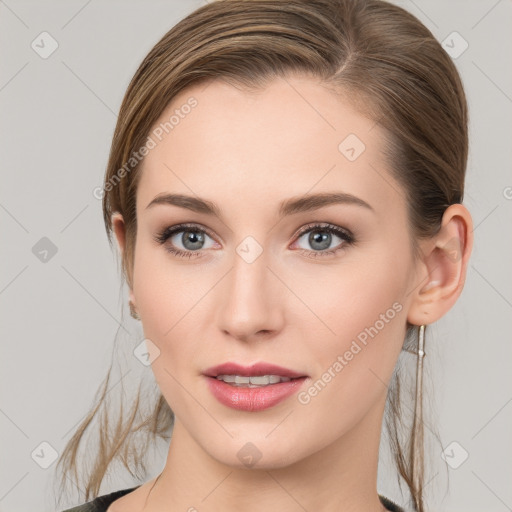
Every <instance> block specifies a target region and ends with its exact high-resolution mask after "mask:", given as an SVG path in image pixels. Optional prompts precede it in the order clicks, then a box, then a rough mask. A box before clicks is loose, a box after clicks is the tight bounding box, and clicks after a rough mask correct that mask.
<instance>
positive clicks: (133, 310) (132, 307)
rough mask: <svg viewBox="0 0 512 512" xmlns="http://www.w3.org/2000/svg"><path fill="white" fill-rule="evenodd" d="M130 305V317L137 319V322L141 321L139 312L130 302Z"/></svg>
mask: <svg viewBox="0 0 512 512" xmlns="http://www.w3.org/2000/svg"><path fill="white" fill-rule="evenodd" d="M128 304H129V306H130V315H131V316H132V318H135V320H140V316H139V315H138V313H137V310H136V309H135V306H134V305H133V302H132V301H131V300H130V301H128Z"/></svg>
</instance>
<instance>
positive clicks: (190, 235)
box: [182, 231, 203, 249]
mask: <svg viewBox="0 0 512 512" xmlns="http://www.w3.org/2000/svg"><path fill="white" fill-rule="evenodd" d="M182 242H183V245H184V246H185V247H186V248H187V249H200V248H201V243H202V242H203V236H202V234H200V233H197V232H195V231H187V232H186V233H184V234H183V240H182Z"/></svg>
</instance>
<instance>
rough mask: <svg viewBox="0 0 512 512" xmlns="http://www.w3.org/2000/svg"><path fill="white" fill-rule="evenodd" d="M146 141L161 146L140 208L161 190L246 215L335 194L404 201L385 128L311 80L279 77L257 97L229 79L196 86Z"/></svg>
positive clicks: (147, 172)
mask: <svg viewBox="0 0 512 512" xmlns="http://www.w3.org/2000/svg"><path fill="white" fill-rule="evenodd" d="M192 105H193V106H192ZM149 135H150V136H151V138H152V139H153V140H154V142H155V147H154V148H153V149H151V150H150V151H149V153H148V154H147V155H146V157H145V158H144V160H143V163H142V166H141V172H142V176H141V180H140V182H139V189H138V192H137V208H138V209H140V210H142V209H144V208H145V206H146V205H147V204H149V202H150V201H151V200H152V199H153V198H154V197H155V195H157V194H160V193H162V192H175V193H184V194H188V195H198V196H200V197H202V198H206V199H211V200H213V201H215V202H220V203H225V204H226V202H227V204H232V205H233V206H234V207H237V206H238V207H240V208H244V209H247V208H251V209H254V208H258V205H261V204H262V203H261V198H262V197H265V198H266V199H265V207H266V208H268V207H269V204H270V203H272V201H274V200H275V203H276V205H277V203H278V202H280V201H281V200H282V199H283V198H287V197H291V196H300V195H304V194H307V193H313V192H328V191H332V190H336V191H344V192H348V193H351V194H354V195H358V196H360V197H362V198H363V199H364V200H365V201H367V202H369V203H370V204H372V203H373V205H375V207H376V209H377V208H378V207H379V205H380V207H381V208H385V207H386V203H388V205H389V202H393V201H394V202H395V203H397V201H396V200H397V199H398V200H399V203H400V202H401V201H402V200H403V194H402V192H401V190H400V186H399V184H398V183H396V182H394V180H393V179H392V177H391V176H390V175H389V172H388V171H387V169H386V167H387V162H386V161H385V159H384V155H383V154H382V152H381V150H382V148H383V143H384V140H383V132H382V128H381V127H380V126H379V125H378V124H376V123H375V121H373V120H371V119H368V118H367V117H365V116H363V115H361V114H360V113H359V112H357V111H356V110H355V109H354V108H353V106H352V105H351V103H350V102H349V101H346V100H344V99H343V98H342V97H341V96H338V95H335V94H334V93H333V92H331V91H329V90H328V89H327V88H325V87H323V86H322V85H321V84H320V83H319V82H317V81H314V80H312V79H310V78H300V77H294V78H292V77H287V78H286V79H284V78H279V79H275V80H274V81H272V82H270V83H269V84H268V86H266V87H265V88H263V89H261V90H257V91H247V90H245V89H241V88H237V87H234V86H232V85H230V84H227V83H225V82H222V81H213V82H210V83H209V84H206V85H205V84H198V85H195V86H192V87H189V88H187V89H186V90H184V91H181V92H180V94H179V95H177V96H176V97H175V98H174V99H173V101H172V102H171V103H170V104H169V105H168V106H167V108H166V109H165V110H164V112H163V113H162V115H161V116H160V118H159V120H158V121H157V122H156V123H155V124H154V126H153V128H152V130H151V132H150V134H149ZM402 206H403V205H402Z"/></svg>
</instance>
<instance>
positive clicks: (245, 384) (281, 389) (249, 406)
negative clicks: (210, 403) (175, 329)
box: [203, 363, 309, 411]
mask: <svg viewBox="0 0 512 512" xmlns="http://www.w3.org/2000/svg"><path fill="white" fill-rule="evenodd" d="M203 375H204V376H205V377H207V381H208V387H209V389H210V391H211V392H212V394H213V396H214V397H215V398H217V400H218V401H219V402H220V403H222V404H223V405H226V406H227V407H231V408H234V409H238V410H243V411H261V410H264V409H268V408H269V407H273V406H274V405H277V404H278V403H280V402H281V401H283V400H285V399H286V398H288V397H289V396H291V395H292V394H294V393H296V391H297V390H298V389H299V387H301V386H302V384H303V383H304V381H305V380H306V379H307V378H308V377H309V376H308V375H306V374H303V373H300V372H297V371H294V370H290V369H288V368H284V367H281V366H277V365H273V364H270V363H257V364H254V365H252V366H242V365H239V364H237V363H224V364H221V365H218V366H215V367H212V368H209V369H208V370H206V371H205V372H203Z"/></svg>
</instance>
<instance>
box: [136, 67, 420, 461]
mask: <svg viewBox="0 0 512 512" xmlns="http://www.w3.org/2000/svg"><path fill="white" fill-rule="evenodd" d="M187 105H188V106H187ZM171 116H174V117H172V119H171ZM170 119H171V121H170ZM166 122H167V123H168V124H167V125H165V123H166ZM160 123H162V124H160ZM381 130H382V129H381V128H380V127H379V126H378V125H377V124H376V123H375V122H374V121H371V120H369V119H367V118H365V117H362V116H361V115H359V114H358V113H357V112H356V111H355V110H353V109H352V107H351V106H350V105H349V104H348V103H346V102H344V101H343V100H341V99H340V98H339V97H336V96H334V95H333V94H332V93H331V92H329V91H328V90H327V89H325V88H323V87H322V86H321V85H319V84H318V83H317V82H315V81H313V80H311V79H309V78H302V79H301V78H298V77H295V78H292V77H290V78H287V79H286V80H284V79H278V80H275V81H274V82H272V83H271V84H270V85H269V86H268V87H267V88H265V89H264V90H262V91H260V92H258V93H248V92H242V91H241V90H240V89H237V88H234V87H232V86H230V85H227V84H225V83H222V82H219V81H214V82H212V83H210V84H209V85H208V86H207V87H206V88H205V86H204V84H203V85H200V86H194V87H191V88H189V89H187V90H185V91H182V92H181V93H180V95H179V96H177V97H176V98H175V99H174V100H173V102H172V104H171V105H169V106H168V108H167V109H166V110H165V112H164V113H163V115H162V116H161V118H160V120H159V122H158V123H157V124H155V126H154V129H153V130H152V132H151V133H150V136H151V137H152V140H153V142H154V144H153V143H150V144H148V147H151V146H154V147H152V148H151V149H150V150H149V153H148V154H147V156H146V157H145V160H144V163H143V167H142V176H141V180H140V184H139V187H138V191H137V241H136V249H135V257H134V270H133V297H134V302H135V304H136V307H137V310H138V312H139V315H140V317H141V320H142V325H143V329H144V335H145V337H146V338H147V339H149V340H151V343H152V344H154V345H153V346H156V347H158V350H159V351H160V353H159V355H158V357H156V359H155V360H154V361H153V363H152V368H153V371H154V374H155V377H156V379H157V382H158V384H159V386H160V389H161V391H162V394H163V395H164V397H165V399H166V400H167V402H168V403H169V405H170V407H171V408H172V410H173V411H174V413H175V415H176V419H177V422H180V423H181V424H182V425H183V427H184V428H185V429H186V431H187V432H188V434H189V436H190V439H193V441H194V442H195V443H197V445H198V446H199V447H200V448H202V449H203V450H204V451H205V452H206V453H207V454H209V455H210V456H212V457H213V458H214V459H216V460H217V461H220V462H222V463H225V464H228V465H231V466H240V467H242V466H243V465H245V466H247V465H248V464H247V461H248V460H251V461H252V462H251V464H253V465H254V466H255V467H278V466H285V465H289V464H291V463H293V462H295V461H298V460H300V459H303V458H305V457H306V456H308V455H312V454H313V453H315V452H318V451H319V450H321V449H323V448H327V447H330V446H331V445H333V443H341V442H343V439H348V438H349V433H350V432H351V431H352V429H354V427H356V426H357V425H358V424H360V422H361V421H362V420H364V419H365V418H369V417H373V418H376V417H378V418H380V416H379V415H380V414H381V413H382V411H383V406H384V402H385V397H386V392H387V389H386V385H387V383H388V382H389V380H390V378H391V375H392V372H393V369H394V366H395V363H396V360H397V357H398V355H399V352H400V350H401V346H402V343H403V340H404V336H405V333H406V321H407V311H408V307H409V300H410V295H408V294H409V292H410V291H411V290H413V289H414V288H415V287H416V286H418V284H419V279H418V276H417V271H416V267H415V264H414V261H413V257H412V252H411V240H410V237H409V236H410V235H409V231H408V222H407V209H406V201H405V195H404V192H403V189H402V187H401V186H400V185H399V184H398V183H397V182H396V181H394V180H393V178H392V177H391V175H390V173H389V170H388V169H387V167H386V162H385V160H384V157H383V155H382V153H381V148H382V147H383V146H382V144H383V138H382V137H383V132H382V131H381ZM166 132H167V133H166ZM166 194H175V195H180V196H187V197H190V201H188V202H187V201H183V200H182V205H183V206H181V207H180V206H178V205H177V204H176V203H175V204H171V203H172V201H171V202H165V201H162V202H155V203H152V202H153V201H154V199H155V198H156V197H163V196H165V195H166ZM322 194H323V195H327V194H339V197H338V199H340V200H339V201H322V200H321V199H316V200H315V199H312V198H313V196H316V195H322ZM355 198H357V199H355ZM202 201H204V202H207V205H209V206H212V205H214V210H215V211H216V213H217V215H215V214H212V213H209V212H208V211H207V210H208V208H206V207H205V206H203V207H198V205H200V203H201V202H202ZM186 205H188V206H190V208H186V207H184V206H186ZM192 206H194V208H193V209H192ZM182 223H186V224H188V225H189V226H187V227H184V228H181V230H180V229H178V230H177V231H176V232H175V233H173V234H171V235H170V236H169V237H168V238H167V240H165V241H164V242H163V243H160V242H158V241H156V238H157V237H158V236H160V235H161V234H162V232H164V231H165V230H166V229H167V228H170V227H173V226H177V225H178V224H182ZM316 224H320V227H314V226H315V225H316ZM331 227H332V228H333V229H334V231H329V229H328V228H331ZM336 230H338V232H336ZM346 235H348V237H347V236H346ZM172 250H176V251H181V252H182V253H184V254H182V255H178V254H176V253H172V252H171V251H172ZM408 297H409V299H408ZM226 362H233V363H237V364H239V365H241V366H244V367H248V366H251V365H253V364H255V363H262V362H263V363H269V364H273V365H278V366H280V367H284V368H286V369H289V370H291V371H293V372H295V373H296V374H297V375H301V376H305V378H302V379H299V380H293V381H289V382H288V383H286V382H284V383H279V384H270V385H269V386H268V387H261V388H253V387H251V388H248V387H246V386H244V387H242V388H239V387H235V386H233V385H232V384H228V383H221V382H220V381H219V379H214V378H213V377H208V376H206V375H205V372H207V370H209V369H211V368H212V367H215V366H217V365H220V364H222V363H226ZM219 372H220V373H221V374H233V373H235V372H237V370H236V369H235V370H230V369H224V370H222V369H221V370H219V371H217V372H215V371H214V372H213V373H214V374H215V373H219ZM262 372H263V373H266V374H274V375H275V374H278V376H279V375H281V374H279V372H278V371H277V370H276V371H271V370H265V369H264V368H263V369H262ZM237 373H243V372H242V370H240V371H239V372H237ZM254 373H256V374H257V373H258V372H254ZM260 373H261V372H260ZM281 376H282V375H281ZM214 380H215V383H216V387H215V389H217V391H216V392H212V389H213V386H211V385H212V384H214V382H213V381H214ZM228 380H229V379H228ZM253 382H264V381H257V380H253ZM251 397H252V398H251ZM373 425H375V427H374V428H378V429H379V431H380V424H377V423H376V422H375V421H373ZM248 443H251V444H248ZM247 456H248V458H247ZM244 457H245V458H244Z"/></svg>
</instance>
